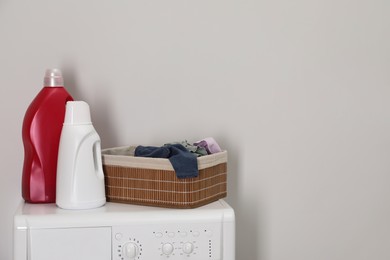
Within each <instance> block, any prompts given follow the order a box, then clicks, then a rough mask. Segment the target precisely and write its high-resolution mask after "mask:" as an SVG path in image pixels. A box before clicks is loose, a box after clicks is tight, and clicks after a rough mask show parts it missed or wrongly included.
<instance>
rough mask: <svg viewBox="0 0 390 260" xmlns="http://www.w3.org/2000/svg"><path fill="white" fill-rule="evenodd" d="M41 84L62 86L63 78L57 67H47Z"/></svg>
mask: <svg viewBox="0 0 390 260" xmlns="http://www.w3.org/2000/svg"><path fill="white" fill-rule="evenodd" d="M43 85H44V86H45V87H63V86H64V79H63V78H62V73H61V71H60V70H59V69H47V70H46V73H45V78H44V79H43Z"/></svg>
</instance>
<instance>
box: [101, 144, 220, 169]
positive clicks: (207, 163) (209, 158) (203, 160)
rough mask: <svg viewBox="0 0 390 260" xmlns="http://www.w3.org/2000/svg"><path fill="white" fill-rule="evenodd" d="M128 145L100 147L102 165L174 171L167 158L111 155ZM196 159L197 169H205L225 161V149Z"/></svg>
mask: <svg viewBox="0 0 390 260" xmlns="http://www.w3.org/2000/svg"><path fill="white" fill-rule="evenodd" d="M126 147H129V146H121V147H113V148H107V149H102V151H101V153H102V162H103V165H113V166H122V167H131V168H141V169H154V170H168V171H174V169H173V167H172V164H171V163H170V161H169V159H166V158H149V157H134V156H131V155H113V154H107V153H109V152H110V153H112V152H113V151H115V150H120V149H123V148H126ZM197 159H198V169H199V170H202V169H206V168H209V167H212V166H215V165H218V164H221V163H227V151H226V150H224V151H222V152H219V153H214V154H209V155H205V156H200V157H198V158H197Z"/></svg>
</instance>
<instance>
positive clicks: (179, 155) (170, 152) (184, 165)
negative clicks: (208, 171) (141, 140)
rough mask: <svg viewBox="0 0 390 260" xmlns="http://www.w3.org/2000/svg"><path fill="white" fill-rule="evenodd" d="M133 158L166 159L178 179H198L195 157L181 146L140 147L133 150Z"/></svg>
mask: <svg viewBox="0 0 390 260" xmlns="http://www.w3.org/2000/svg"><path fill="white" fill-rule="evenodd" d="M134 156H138V157H152V158H168V159H169V161H170V162H171V164H172V167H173V169H174V170H175V173H176V176H177V177H178V178H181V179H182V178H194V177H198V174H199V171H198V160H197V157H196V156H195V155H194V154H193V153H191V152H189V151H188V150H187V149H186V148H185V147H184V146H183V145H181V144H168V145H164V146H161V147H155V146H142V145H139V146H137V147H136V148H135V151H134Z"/></svg>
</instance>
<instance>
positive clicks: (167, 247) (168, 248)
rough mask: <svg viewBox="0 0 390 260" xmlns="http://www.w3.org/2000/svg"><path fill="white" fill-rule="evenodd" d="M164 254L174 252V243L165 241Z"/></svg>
mask: <svg viewBox="0 0 390 260" xmlns="http://www.w3.org/2000/svg"><path fill="white" fill-rule="evenodd" d="M161 250H162V252H163V254H164V255H170V254H172V252H173V245H172V244H171V243H165V244H164V245H162V248H161Z"/></svg>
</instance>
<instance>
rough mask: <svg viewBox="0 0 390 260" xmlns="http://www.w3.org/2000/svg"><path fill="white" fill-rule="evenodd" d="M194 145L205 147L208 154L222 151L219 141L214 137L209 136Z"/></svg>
mask: <svg viewBox="0 0 390 260" xmlns="http://www.w3.org/2000/svg"><path fill="white" fill-rule="evenodd" d="M194 145H196V146H198V147H203V148H205V149H206V151H207V153H208V154H213V153H219V152H222V150H221V148H220V147H219V145H218V143H217V142H216V141H215V140H214V138H212V137H207V138H205V139H203V140H200V141H197V142H195V143H194Z"/></svg>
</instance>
